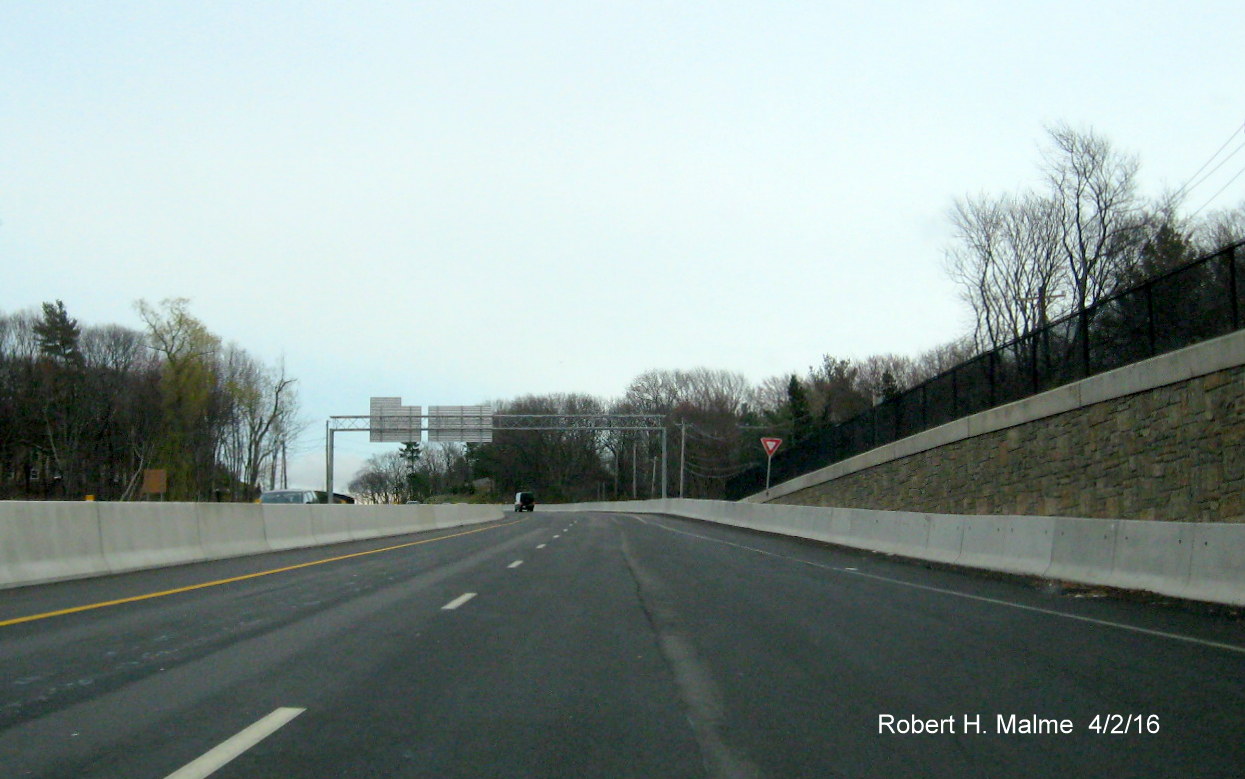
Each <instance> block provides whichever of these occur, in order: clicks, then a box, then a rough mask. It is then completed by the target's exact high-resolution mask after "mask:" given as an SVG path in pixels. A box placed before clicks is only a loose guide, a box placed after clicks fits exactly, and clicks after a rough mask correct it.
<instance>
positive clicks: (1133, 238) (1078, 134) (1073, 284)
mask: <svg viewBox="0 0 1245 779" xmlns="http://www.w3.org/2000/svg"><path fill="white" fill-rule="evenodd" d="M1047 135H1048V139H1049V142H1050V145H1049V146H1048V147H1047V148H1046V149H1045V150H1044V151H1043V155H1042V159H1043V170H1044V172H1045V174H1046V181H1047V184H1048V186H1049V187H1050V193H1051V197H1052V200H1053V204H1054V211H1053V214H1054V217H1055V220H1056V222H1055V223H1056V227H1057V230H1058V239H1059V251H1060V254H1061V256H1062V258H1063V261H1064V263H1065V264H1066V266H1067V272H1068V284H1069V287H1070V294H1071V300H1070V301H1069V302H1070V304H1071V305H1070V308H1071V310H1073V311H1083V310H1085V309H1086V308H1087V307H1089V306H1091V305H1093V304H1094V303H1096V302H1098V301H1099V300H1101V299H1102V298H1104V297H1106V296H1107V295H1109V294H1111V292H1113V291H1114V289H1115V287H1116V285H1117V283H1118V282H1119V280H1120V279H1121V278H1123V277H1124V276H1125V275H1127V273H1128V271H1129V269H1130V267H1131V266H1132V265H1133V264H1134V263H1135V262H1136V261H1137V255H1138V253H1139V251H1140V249H1141V246H1142V245H1143V244H1144V242H1145V238H1146V219H1145V209H1144V208H1143V204H1142V201H1141V197H1140V195H1139V194H1138V192H1137V170H1138V168H1139V163H1138V161H1137V158H1136V157H1135V156H1132V155H1126V154H1122V153H1120V152H1118V151H1116V150H1115V149H1114V148H1113V147H1112V145H1111V143H1110V142H1109V141H1108V140H1106V139H1105V138H1103V137H1101V136H1099V135H1096V134H1095V133H1094V132H1093V130H1086V131H1078V130H1074V129H1072V128H1071V127H1069V126H1068V125H1066V124H1058V125H1054V126H1052V127H1048V128H1047Z"/></svg>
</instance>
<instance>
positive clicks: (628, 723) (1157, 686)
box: [0, 510, 1245, 779]
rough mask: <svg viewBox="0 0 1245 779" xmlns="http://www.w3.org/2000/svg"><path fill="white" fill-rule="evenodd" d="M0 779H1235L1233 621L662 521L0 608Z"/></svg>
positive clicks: (414, 542) (513, 529) (380, 553)
mask: <svg viewBox="0 0 1245 779" xmlns="http://www.w3.org/2000/svg"><path fill="white" fill-rule="evenodd" d="M0 668H3V675H2V676H0V777H6V778H7V777H22V776H35V777H74V778H75V779H77V778H80V777H124V778H125V779H139V778H141V777H154V778H157V779H158V778H163V777H176V779H191V778H192V777H205V776H213V777H222V778H226V779H229V778H232V779H237V778H239V777H502V776H505V777H516V776H518V777H521V776H533V777H763V776H764V777H896V776H930V777H944V776H945V777H1012V776H1016V777H1027V776H1032V777H1055V776H1057V777H1081V776H1084V777H1102V776H1112V777H1128V776H1136V777H1168V776H1170V777H1190V776H1197V777H1240V776H1245V739H1243V738H1242V737H1241V736H1242V734H1243V733H1245V621H1243V620H1242V619H1241V618H1240V617H1239V616H1238V615H1234V614H1233V613H1231V612H1229V611H1225V610H1221V609H1220V610H1212V609H1200V608H1190V607H1187V606H1181V605H1179V604H1174V605H1173V604H1167V603H1153V602H1148V601H1146V600H1144V599H1131V598H1118V597H1115V596H1113V595H1111V594H1109V593H1102V592H1096V591H1087V590H1078V589H1075V588H1059V587H1053V586H1049V585H1043V584H1040V583H1035V582H1029V581H1025V580H1020V579H1013V578H1000V577H991V576H985V575H980V574H974V573H970V572H965V571H957V570H948V569H942V568H937V567H931V566H927V565H922V564H918V563H914V562H910V561H903V560H899V559H896V558H891V557H887V556H882V555H871V554H867V553H862V552H856V551H851V550H844V549H840V548H835V547H830V546H826V545H822V544H816V543H811V542H807V541H800V540H796V539H789V538H782V537H776V536H768V535H763V534H759V533H752V532H748V531H744V530H739V529H736V528H731V527H727V526H718V525H713V524H708V523H701V522H695V521H690V520H682V519H676V518H672V517H660V516H647V515H645V516H641V515H627V514H607V513H570V512H567V513H558V512H549V511H540V510H538V511H536V512H535V513H533V514H524V515H515V516H514V517H511V518H507V519H506V520H503V521H501V522H494V523H489V524H485V525H477V526H469V527H464V528H458V529H453V530H443V531H436V532H432V533H423V534H418V535H413V536H401V537H395V538H390V539H379V540H373V541H368V542H356V543H351V544H342V545H336V546H332V547H320V548H316V549H305V550H292V551H288V552H282V553H274V554H268V555H262V556H254V557H247V558H238V559H232V560H224V561H217V562H212V563H203V564H196V565H187V566H178V567H175V568H167V569H161V570H157V571H146V572H139V573H133V574H128V575H124V576H112V577H102V578H98V579H92V580H84V581H76V582H63V583H58V584H52V585H42V586H36V587H26V588H21V589H16V590H5V591H0Z"/></svg>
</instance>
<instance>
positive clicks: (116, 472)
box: [0, 298, 304, 501]
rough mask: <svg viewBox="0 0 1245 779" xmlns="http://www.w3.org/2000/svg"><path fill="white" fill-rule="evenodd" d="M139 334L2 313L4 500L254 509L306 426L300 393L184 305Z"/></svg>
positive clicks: (168, 303)
mask: <svg viewBox="0 0 1245 779" xmlns="http://www.w3.org/2000/svg"><path fill="white" fill-rule="evenodd" d="M135 310H136V312H137V314H138V316H139V318H140V319H141V320H142V322H143V325H144V328H143V329H141V330H136V329H132V328H128V327H124V326H121V325H115V324H110V325H96V326H82V325H80V324H79V322H78V320H76V319H74V318H73V317H72V316H70V313H69V312H68V311H67V310H66V308H65V305H64V303H63V302H62V301H59V300H57V301H55V302H48V303H44V304H42V307H41V309H39V310H27V311H19V312H15V313H9V314H3V313H0V498H5V499H73V500H80V499H82V498H83V497H85V496H87V495H93V496H95V497H96V498H97V499H100V500H132V499H138V498H140V497H143V496H144V495H143V487H144V474H145V472H147V471H163V472H164V474H165V483H166V491H165V492H164V493H163V494H162V495H161V497H163V498H164V499H166V500H201V501H202V500H252V499H254V498H255V497H256V496H257V495H258V493H259V492H260V490H261V489H262V488H263V487H264V486H265V485H267V486H272V485H274V484H278V483H280V480H281V478H282V473H281V470H280V469H281V467H282V466H283V464H284V460H285V454H286V452H287V449H288V447H289V446H290V445H291V444H292V442H294V441H295V440H296V439H297V437H298V435H299V433H300V432H301V431H302V429H303V427H304V425H303V423H302V422H300V420H299V419H298V398H297V393H296V391H295V380H294V379H293V378H291V377H289V376H287V375H286V373H285V369H284V366H282V365H276V366H269V365H265V364H263V363H262V362H260V361H259V360H257V359H256V358H255V357H253V356H252V355H250V354H249V353H247V351H246V350H245V349H243V348H242V347H241V346H238V345H237V344H234V343H229V344H224V343H222V342H221V339H220V337H219V336H217V335H215V334H213V333H212V332H211V331H210V330H209V329H208V328H207V327H206V325H204V324H203V323H202V322H201V321H199V320H198V319H196V318H195V317H194V316H193V315H192V314H191V313H190V310H189V303H188V301H187V300H185V299H182V298H177V299H170V300H165V301H162V302H161V303H160V304H159V305H153V304H150V303H147V302H146V301H138V302H137V303H136V304H135Z"/></svg>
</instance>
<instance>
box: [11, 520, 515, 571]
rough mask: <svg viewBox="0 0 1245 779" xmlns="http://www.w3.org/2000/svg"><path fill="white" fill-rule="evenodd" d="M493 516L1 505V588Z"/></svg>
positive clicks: (424, 528) (399, 532)
mask: <svg viewBox="0 0 1245 779" xmlns="http://www.w3.org/2000/svg"><path fill="white" fill-rule="evenodd" d="M502 509H503V507H501V506H493V505H480V504H455V505H447V506H346V505H334V506H329V505H306V506H295V505H288V506H287V505H273V504H254V503H232V504H224V503H102V502H101V503H95V502H81V503H79V502H73V503H70V502H59V501H57V502H53V501H47V502H44V501H0V587H15V586H21V585H24V584H36V583H41V582H52V581H61V580H65V579H79V578H85V577H89V576H100V575H104V574H110V573H122V572H125V571H135V570H140V569H144V568H159V567H164V566H169V565H180V564H183V563H191V562H199V561H203V560H215V559H220V558H225V557H239V556H243V555H251V554H260V553H264V552H273V551H280V550H284V549H295V548H301V547H310V546H323V545H327V544H333V543H340V542H345V541H354V540H360V539H370V538H380V537H385V536H394V535H404V534H408V533H416V532H422V531H428V530H435V529H440V528H451V527H458V526H461V525H470V524H477V523H481V522H492V521H497V520H500V519H502V518H504V516H505V514H504V512H503V510H502Z"/></svg>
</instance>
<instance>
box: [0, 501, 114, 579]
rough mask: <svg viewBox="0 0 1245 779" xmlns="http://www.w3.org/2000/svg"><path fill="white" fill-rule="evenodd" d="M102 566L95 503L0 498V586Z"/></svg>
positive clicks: (89, 573)
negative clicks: (4, 499) (0, 500)
mask: <svg viewBox="0 0 1245 779" xmlns="http://www.w3.org/2000/svg"><path fill="white" fill-rule="evenodd" d="M107 571H108V563H107V562H106V561H105V560H104V548H103V545H102V543H101V541H100V535H99V514H98V513H97V511H96V504H93V503H92V504H78V503H44V502H34V501H5V502H0V586H5V587H9V586H13V585H17V584H23V583H26V582H52V581H60V580H62V579H77V578H81V577H83V576H94V575H97V574H100V573H106V572H107Z"/></svg>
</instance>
